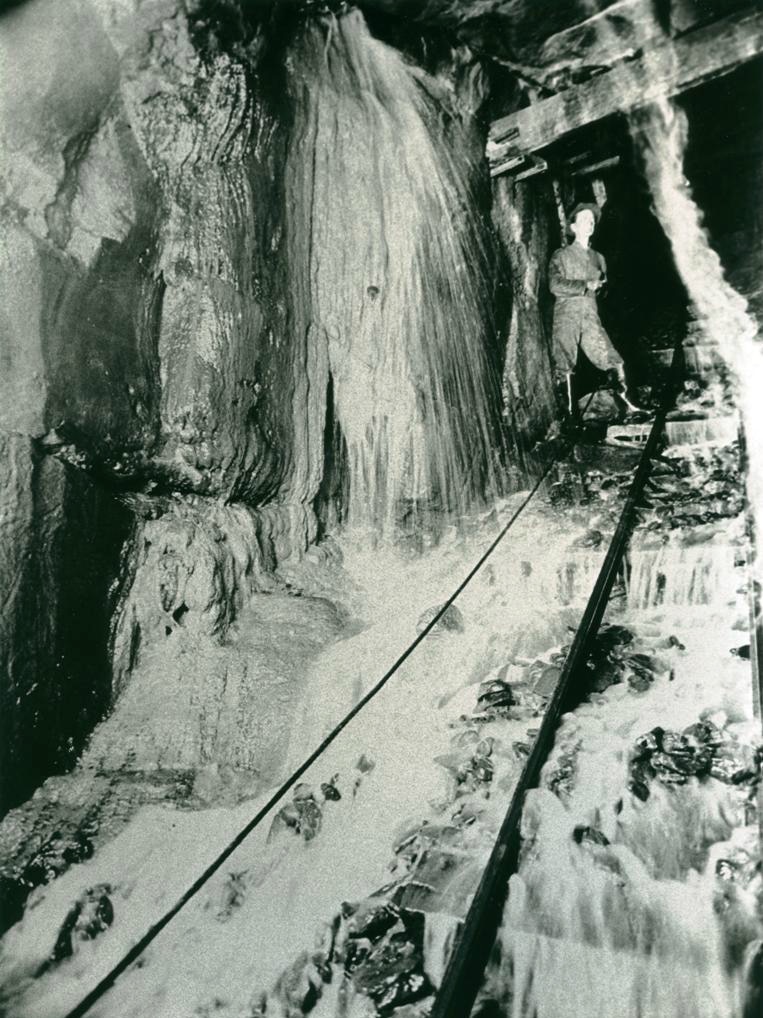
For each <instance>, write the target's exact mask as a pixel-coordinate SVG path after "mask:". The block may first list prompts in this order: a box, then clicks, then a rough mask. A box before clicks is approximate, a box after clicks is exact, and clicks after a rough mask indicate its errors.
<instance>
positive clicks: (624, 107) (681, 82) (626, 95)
mask: <svg viewBox="0 0 763 1018" xmlns="http://www.w3.org/2000/svg"><path fill="white" fill-rule="evenodd" d="M762 53H763V12H761V11H760V10H748V11H746V12H744V13H741V14H735V15H733V16H729V17H728V18H724V19H723V20H720V21H716V22H714V23H712V24H710V25H704V26H702V27H700V28H695V29H692V30H691V31H688V32H686V33H685V34H684V35H682V36H680V37H678V38H676V39H672V40H671V39H665V40H664V41H663V42H660V43H657V44H656V45H654V46H653V47H652V48H651V49H649V50H645V51H644V52H643V53H641V54H640V55H638V56H636V57H633V58H632V59H630V60H626V61H623V62H622V63H620V64H617V65H615V66H613V67H611V68H610V69H609V70H608V71H604V72H602V73H600V74H598V75H596V76H595V77H593V78H591V79H589V80H588V81H586V82H584V83H583V84H581V85H577V86H575V87H572V88H567V89H565V90H564V91H562V92H558V93H557V94H556V95H552V96H549V97H548V98H546V99H541V100H540V101H538V102H534V103H532V104H531V105H530V106H526V107H524V108H523V109H521V110H517V112H516V113H512V114H510V115H509V116H506V117H501V118H500V119H499V120H495V121H494V122H493V123H492V124H491V126H490V131H489V135H488V142H487V149H486V154H487V158H488V161H489V163H490V172H491V175H492V176H494V177H495V176H498V174H500V173H505V172H507V171H515V172H516V171H520V172H521V171H522V170H525V169H527V167H528V165H531V164H532V163H531V160H530V157H531V156H533V155H534V154H535V153H536V152H537V151H538V150H539V149H543V148H545V147H546V146H547V145H550V144H551V143H552V142H554V141H557V139H559V138H562V137H564V136H565V135H567V134H569V133H570V132H572V131H576V130H578V128H581V127H585V126H586V124H592V123H595V122H596V121H597V120H601V119H602V118H604V117H607V116H610V115H611V114H613V113H623V112H628V111H629V110H632V109H636V108H638V107H640V106H645V105H647V104H648V103H650V102H653V101H655V100H656V99H659V98H660V97H662V96H673V95H678V94H679V93H681V92H685V91H686V90H687V89H690V88H693V87H694V86H696V85H700V84H702V82H705V81H708V80H710V79H711V78H715V77H719V76H720V75H723V74H728V73H729V72H730V71H733V70H734V69H735V68H736V67H739V66H740V65H741V64H744V63H746V62H747V61H748V60H752V59H753V58H755V57H757V56H760V55H761V54H762ZM536 158H537V157H536Z"/></svg>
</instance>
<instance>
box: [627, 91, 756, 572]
mask: <svg viewBox="0 0 763 1018" xmlns="http://www.w3.org/2000/svg"><path fill="white" fill-rule="evenodd" d="M629 123H630V129H631V134H632V136H633V138H634V141H635V142H636V145H637V147H638V150H639V152H640V154H641V157H642V161H643V167H644V173H645V176H646V179H647V182H648V184H649V187H650V189H651V193H652V200H653V207H654V211H655V214H656V215H657V218H658V219H659V221H660V223H661V225H662V227H663V229H664V231H665V233H666V235H667V237H668V239H669V241H670V244H671V247H672V250H673V257H674V259H675V264H676V268H677V269H678V272H679V274H680V276H681V278H682V279H683V281H684V284H685V286H686V290H687V292H688V294H689V298H690V300H691V301H692V303H693V304H694V307H695V310H696V313H697V315H698V317H699V319H700V322H701V324H702V326H703V329H704V332H705V334H706V336H707V338H708V339H709V340H710V341H711V342H713V343H716V344H717V345H718V349H719V351H720V353H721V356H722V357H723V359H724V361H725V362H726V364H727V365H728V366H729V367H730V368H731V370H732V373H733V376H734V378H735V380H736V382H737V386H738V390H739V403H740V409H741V412H742V419H743V421H744V426H745V431H746V435H747V450H748V456H749V460H750V463H749V475H748V481H747V483H748V491H749V496H750V503H751V505H752V506H753V507H757V512H758V520H757V522H758V529H759V531H760V526H761V523H762V522H763V521H761V518H760V511H761V510H760V507H761V506H763V447H762V446H763V405H761V400H760V393H761V392H763V351H762V350H761V347H760V344H759V343H758V342H756V339H757V334H758V328H757V324H756V323H755V321H754V320H753V318H752V317H751V316H750V314H749V313H748V311H747V303H746V301H745V299H744V297H742V296H741V295H740V294H739V293H737V291H736V290H734V288H733V287H732V286H731V285H730V284H729V283H728V282H727V280H726V279H725V276H724V272H723V266H722V265H721V260H720V258H719V257H718V255H717V254H716V252H715V251H714V250H713V248H712V247H711V246H710V242H709V239H708V236H707V232H706V231H705V229H704V226H703V220H702V213H701V210H700V209H699V208H698V206H697V204H696V202H695V201H694V199H693V197H692V193H691V187H690V185H689V182H688V180H687V179H686V177H685V176H684V152H685V150H686V145H687V140H688V120H687V117H686V115H685V113H684V112H683V111H682V110H680V109H679V108H678V107H677V106H676V105H675V103H673V102H672V101H671V100H669V99H667V98H661V99H659V100H658V101H656V102H654V103H652V104H650V105H649V106H647V107H645V108H643V109H640V110H637V111H635V112H633V113H631V114H630V116H629ZM759 568H760V566H759V564H758V569H759Z"/></svg>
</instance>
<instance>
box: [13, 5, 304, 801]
mask: <svg viewBox="0 0 763 1018" xmlns="http://www.w3.org/2000/svg"><path fill="white" fill-rule="evenodd" d="M183 9H184V8H183V5H180V4H178V3H177V2H175V0H159V2H154V3H135V4H123V3H120V2H117V0H72V3H70V4H67V5H66V9H65V10H64V9H63V7H62V6H61V5H60V4H57V3H55V2H54V0H38V2H36V3H30V4H24V5H20V6H19V7H18V8H17V9H14V10H13V11H12V12H10V13H8V14H4V15H3V34H2V39H1V40H0V60H1V61H2V63H3V66H4V68H7V71H8V77H9V80H13V81H14V82H18V83H19V87H16V88H14V89H12V90H10V91H9V94H8V96H7V102H5V104H4V107H3V111H2V116H1V117H0V137H1V138H2V143H3V149H4V153H5V155H4V160H3V173H2V180H0V226H1V227H2V228H1V229H0V332H1V333H2V336H3V343H2V371H0V456H1V457H2V462H3V472H2V476H3V486H2V490H1V491H0V509H2V525H1V527H0V561H2V562H3V565H4V568H3V569H2V570H1V573H2V575H1V576H0V595H1V596H2V603H3V618H2V623H1V624H2V637H3V639H2V650H0V655H2V661H0V673H2V676H3V679H2V681H3V683H4V685H3V687H2V690H1V691H0V698H1V702H2V717H3V721H2V724H3V726H4V727H3V732H2V754H3V756H2V761H1V762H2V773H3V775H4V778H5V784H4V785H3V788H2V789H1V790H0V809H3V808H6V807H7V806H8V805H9V804H13V803H15V802H17V801H19V799H20V797H22V796H23V795H24V794H26V793H27V792H28V791H29V790H30V788H32V787H34V785H35V784H36V783H37V782H38V781H39V779H40V778H41V777H44V776H45V775H46V774H48V773H50V772H51V770H52V769H54V768H58V767H64V766H66V765H67V764H68V763H69V762H71V760H72V759H74V757H75V756H76V754H77V752H78V751H79V749H81V746H82V741H83V739H84V737H85V735H86V734H87V732H88V731H89V730H90V729H91V728H92V725H93V723H94V722H95V721H96V720H98V718H99V717H100V716H101V715H102V714H103V712H104V711H105V710H106V709H107V708H108V706H109V704H110V702H111V698H112V692H113V691H112V676H111V674H110V672H111V669H110V665H109V660H108V642H109V641H108V618H107V616H108V612H109V610H110V609H111V608H112V607H113V603H114V602H113V597H112V596H111V594H113V593H114V592H115V591H116V589H117V587H119V586H120V585H121V586H122V593H121V604H122V611H121V612H120V613H119V615H118V618H117V620H116V624H115V645H116V669H115V670H116V680H117V681H116V687H117V688H119V687H120V686H121V684H122V681H123V680H124V678H125V677H126V675H127V673H128V672H129V668H130V664H131V661H132V660H133V659H134V657H135V654H136V653H137V651H138V648H139V647H140V646H142V647H143V648H145V647H146V645H147V644H148V643H149V642H150V639H151V638H152V635H153V634H154V631H155V633H156V635H157V637H159V636H160V637H161V638H162V639H163V638H164V634H165V630H166V626H169V627H176V626H179V625H182V624H190V623H191V622H194V623H195V622H196V621H199V624H200V625H199V628H200V629H202V630H205V631H207V632H209V633H210V634H213V635H215V636H216V637H217V636H219V635H220V634H221V633H222V632H224V630H225V629H226V627H227V625H228V624H229V622H230V620H231V619H232V617H233V616H234V615H235V613H236V611H237V610H238V608H239V607H240V605H241V603H242V601H243V599H244V597H245V596H246V593H247V591H248V590H250V589H252V588H254V589H258V585H259V586H262V585H263V584H264V581H263V579H262V577H263V574H264V573H265V572H267V570H268V569H271V568H272V567H273V566H274V565H275V563H276V561H278V559H279V558H282V557H284V556H286V555H288V554H290V553H291V552H294V551H297V552H299V551H300V550H301V549H303V548H304V547H305V546H306V544H307V542H308V541H309V540H311V539H312V538H314V536H315V524H314V520H313V517H312V511H311V510H310V509H309V508H308V506H309V503H310V500H311V498H312V497H313V496H314V495H315V490H313V489H312V488H310V486H309V485H304V484H303V485H301V486H300V485H297V486H292V487H290V488H289V496H290V497H292V502H291V504H290V505H288V506H287V505H283V506H282V507H281V508H279V509H277V510H271V509H267V510H261V511H260V512H259V513H258V514H257V515H256V516H253V515H252V514H251V513H250V512H249V510H242V511H241V512H240V513H239V512H238V509H236V508H232V509H231V510H230V511H223V510H222V509H221V507H220V506H219V504H218V501H217V500H218V499H223V498H224V499H226V500H228V501H234V502H240V501H246V502H247V503H249V504H250V505H259V504H262V503H263V502H267V501H269V500H271V499H272V498H273V497H275V496H276V495H277V494H278V493H279V491H281V490H283V489H284V486H285V485H286V484H287V480H288V476H289V474H290V472H292V471H293V463H292V457H291V454H290V449H291V448H292V447H293V445H294V431H295V421H300V420H301V419H302V417H303V416H304V409H305V404H304V399H307V398H308V395H307V394H306V393H303V395H302V396H299V394H298V395H297V396H295V395H294V393H295V382H294V370H295V367H294V364H293V363H292V361H291V359H290V358H289V357H288V356H285V355H284V351H283V345H284V343H285V342H286V339H285V327H284V325H283V320H284V312H283V310H282V307H281V304H280V302H279V300H278V299H277V297H276V296H275V290H276V282H277V281H276V278H275V277H276V276H277V270H276V269H274V268H273V265H274V264H275V263H277V261H278V259H277V257H276V256H277V254H278V243H279V241H278V238H279V231H280V225H279V221H278V216H279V215H280V214H281V213H280V212H278V211H274V210H278V209H279V208H280V206H279V202H278V201H277V200H275V197H277V196H276V192H275V191H274V188H275V187H276V185H275V184H274V180H275V179H276V177H277V175H278V172H279V171H278V160H279V158H280V155H279V152H278V151H277V145H276V144H275V143H274V144H271V143H270V140H271V137H272V131H271V128H272V124H270V122H269V121H268V120H267V117H266V116H265V114H264V113H263V112H262V110H261V109H260V108H259V107H257V108H255V92H256V90H255V88H254V87H253V85H252V81H253V78H252V76H251V74H248V73H247V72H245V69H244V67H243V66H242V65H240V64H238V63H236V62H235V61H233V60H232V59H230V58H228V57H225V56H223V55H220V54H218V55H217V56H216V57H214V58H209V59H205V58H202V56H200V54H199V53H198V52H197V50H196V49H195V48H194V45H193V44H192V42H191V39H190V36H189V31H188V27H187V23H186V18H185V15H184V13H183ZM250 70H251V69H250ZM253 129H254V131H255V132H259V133H257V135H256V137H255V136H254V135H253V134H252V131H253ZM308 388H309V387H308ZM310 398H312V396H311V397H310ZM315 398H316V399H319V398H320V397H319V395H318V394H316V395H315ZM315 456H316V462H318V463H320V462H321V461H322V459H321V454H320V450H316V451H315ZM316 490H317V485H316ZM115 492H118V493H119V498H118V500H117V499H115V497H114V493H115ZM136 492H141V493H143V494H144V495H145V496H146V499H145V500H144V502H143V503H141V504H140V505H137V504H136V502H135V500H134V498H133V495H134V494H135V493H136ZM178 492H179V493H181V494H182V495H185V496H186V502H189V498H188V496H192V497H196V496H202V498H201V499H198V498H197V501H196V503H195V505H194V506H191V505H189V504H186V505H185V508H182V507H181V508H180V509H179V510H178V511H176V509H177V508H178V507H177V506H175V505H170V507H169V508H168V506H167V504H166V499H165V493H166V494H167V495H170V496H172V495H173V494H177V493H178ZM159 493H162V497H161V498H158V499H157V497H156V496H158V495H159ZM169 501H170V502H172V501H173V498H172V497H170V499H169ZM181 501H182V499H181ZM281 501H282V502H283V499H282V500H281ZM122 506H125V507H126V508H122ZM131 513H134V522H132V521H131ZM247 514H248V515H247ZM131 522H132V525H131ZM131 531H132V535H133V537H132V542H131V547H130V550H129V553H127V554H125V555H123V557H122V567H121V569H120V565H119V562H120V552H121V549H122V545H123V542H124V540H125V538H126V537H127V535H128V534H129V533H130V532H131ZM247 541H249V542H250V544H251V547H250V548H249V550H245V549H243V547H242V545H243V544H244V543H246V542H247ZM245 575H246V577H247V578H246V580H245V579H244V576H245ZM112 585H114V586H113V587H112ZM165 616H166V619H165ZM12 773H13V774H19V775H21V774H23V775H25V777H24V781H22V782H21V783H20V784H17V785H13V784H12V783H11V781H10V778H8V777H5V776H6V775H10V774H12ZM22 786H23V787H22Z"/></svg>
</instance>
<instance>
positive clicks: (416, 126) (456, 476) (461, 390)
mask: <svg viewBox="0 0 763 1018" xmlns="http://www.w3.org/2000/svg"><path fill="white" fill-rule="evenodd" d="M431 88H432V86H431V83H430V91H431ZM289 91H290V95H291V99H292V103H293V134H292V138H293V143H292V147H291V151H290V154H289V159H288V166H287V194H289V195H290V199H291V202H292V204H293V206H294V208H293V210H292V212H291V221H290V231H291V236H290V238H289V251H290V256H291V258H292V261H294V262H295V264H293V265H291V266H290V271H291V272H292V273H297V275H301V281H300V282H298V283H297V284H295V286H296V287H298V288H299V289H295V291H294V294H293V298H294V305H295V311H294V313H295V315H297V318H298V319H299V316H300V315H302V316H303V317H304V320H303V321H302V320H299V321H298V327H301V328H303V329H304V334H306V335H307V336H308V343H309V344H310V343H312V344H318V345H325V349H326V350H327V356H328V362H329V369H330V373H331V377H332V383H333V404H334V415H335V423H336V425H337V426H338V429H339V431H340V435H341V440H342V445H343V456H344V460H345V463H344V468H343V472H345V473H346V482H347V484H346V487H347V488H348V491H347V492H346V505H345V507H344V508H345V518H346V519H347V520H348V522H349V523H350V524H371V525H374V526H375V527H377V528H379V529H381V530H382V531H387V532H389V531H390V530H391V528H392V527H393V526H394V524H395V521H396V519H397V520H399V519H400V518H401V517H403V516H404V515H405V514H406V512H408V513H409V514H410V513H411V512H413V515H414V516H415V517H420V516H421V515H422V513H423V512H427V511H428V510H432V509H435V510H438V509H442V510H446V511H455V512H460V511H463V510H464V509H466V508H467V507H468V505H469V504H470V502H471V501H472V500H473V498H474V496H475V495H477V494H478V493H480V492H483V493H484V492H485V491H490V490H491V488H492V486H493V483H494V472H493V468H492V464H491V449H492V448H493V447H494V446H495V434H494V430H493V425H492V411H493V404H494V401H495V394H496V393H497V384H496V382H495V379H494V374H495V372H494V370H493V368H492V365H491V363H490V352H489V346H490V343H491V328H490V316H491V310H490V305H491V303H492V295H491V291H490V286H489V275H488V268H489V251H488V249H487V247H486V243H485V240H484V236H483V233H482V226H481V224H480V222H479V217H478V215H477V214H476V213H475V212H474V209H473V205H474V195H473V194H472V188H471V184H470V176H471V175H472V173H473V170H474V167H473V158H471V157H470V155H469V153H470V152H472V153H476V151H477V148H476V146H475V142H474V139H471V138H470V137H469V135H468V133H467V129H466V128H464V127H462V126H461V125H460V123H459V122H458V121H457V118H455V117H453V116H452V115H451V114H450V113H449V112H448V110H447V109H446V108H445V107H444V106H443V105H442V103H441V102H439V101H438V100H435V99H433V98H432V95H431V94H430V93H429V92H428V91H427V90H426V88H425V87H424V84H423V83H422V73H421V72H420V71H416V70H415V69H414V68H412V67H411V66H409V65H408V64H407V63H406V62H405V60H404V58H403V57H402V56H401V54H400V53H399V52H397V51H396V50H393V49H392V48H390V47H389V46H387V45H385V44H383V43H382V42H380V41H378V40H377V39H375V38H373V37H372V36H371V34H370V33H369V31H368V29H367V27H366V24H365V21H364V20H363V17H362V15H361V14H360V13H359V12H358V11H352V12H350V13H348V14H347V15H345V16H342V17H340V18H338V19H331V20H330V21H327V22H325V23H323V24H316V23H312V24H311V25H309V26H307V27H305V28H304V29H303V30H302V34H301V36H300V37H299V39H298V40H297V41H296V42H295V44H294V49H293V51H292V53H291V55H290V59H289ZM297 305H301V306H302V307H297ZM305 307H306V308H307V309H308V310H304V308H305Z"/></svg>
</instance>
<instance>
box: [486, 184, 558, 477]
mask: <svg viewBox="0 0 763 1018" xmlns="http://www.w3.org/2000/svg"><path fill="white" fill-rule="evenodd" d="M553 203H554V199H553V194H552V193H551V190H550V184H549V182H548V180H547V179H546V178H545V177H543V178H540V179H539V178H531V179H529V180H524V181H515V180H513V178H512V177H510V176H509V175H503V176H500V177H498V178H496V180H495V181H494V182H493V222H494V224H495V229H496V232H497V233H498V236H499V238H500V240H501V243H502V244H503V246H504V249H505V252H506V256H507V261H508V265H509V270H510V279H511V288H512V293H513V302H512V308H511V319H510V322H509V328H508V335H507V340H506V361H505V365H504V372H503V401H504V414H505V416H506V420H507V424H508V433H509V435H510V436H511V439H512V442H513V445H514V451H515V456H516V457H517V458H518V459H519V460H520V461H524V459H525V457H526V454H527V453H528V451H529V450H530V449H531V448H532V445H533V444H534V443H535V442H536V441H537V440H538V439H539V438H541V437H542V436H543V435H544V434H545V432H546V430H547V429H548V427H549V425H550V424H551V422H552V421H553V420H554V419H555V418H556V416H557V413H558V408H557V406H556V402H555V397H554V390H553V384H552V374H551V347H550V338H551V337H550V332H549V320H550V304H551V297H550V294H549V291H548V279H547V269H548V262H549V258H550V257H551V253H552V251H553V239H552V238H553V237H554V236H555V235H556V234H558V229H559V227H558V222H556V211H555V208H554V204H553Z"/></svg>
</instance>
